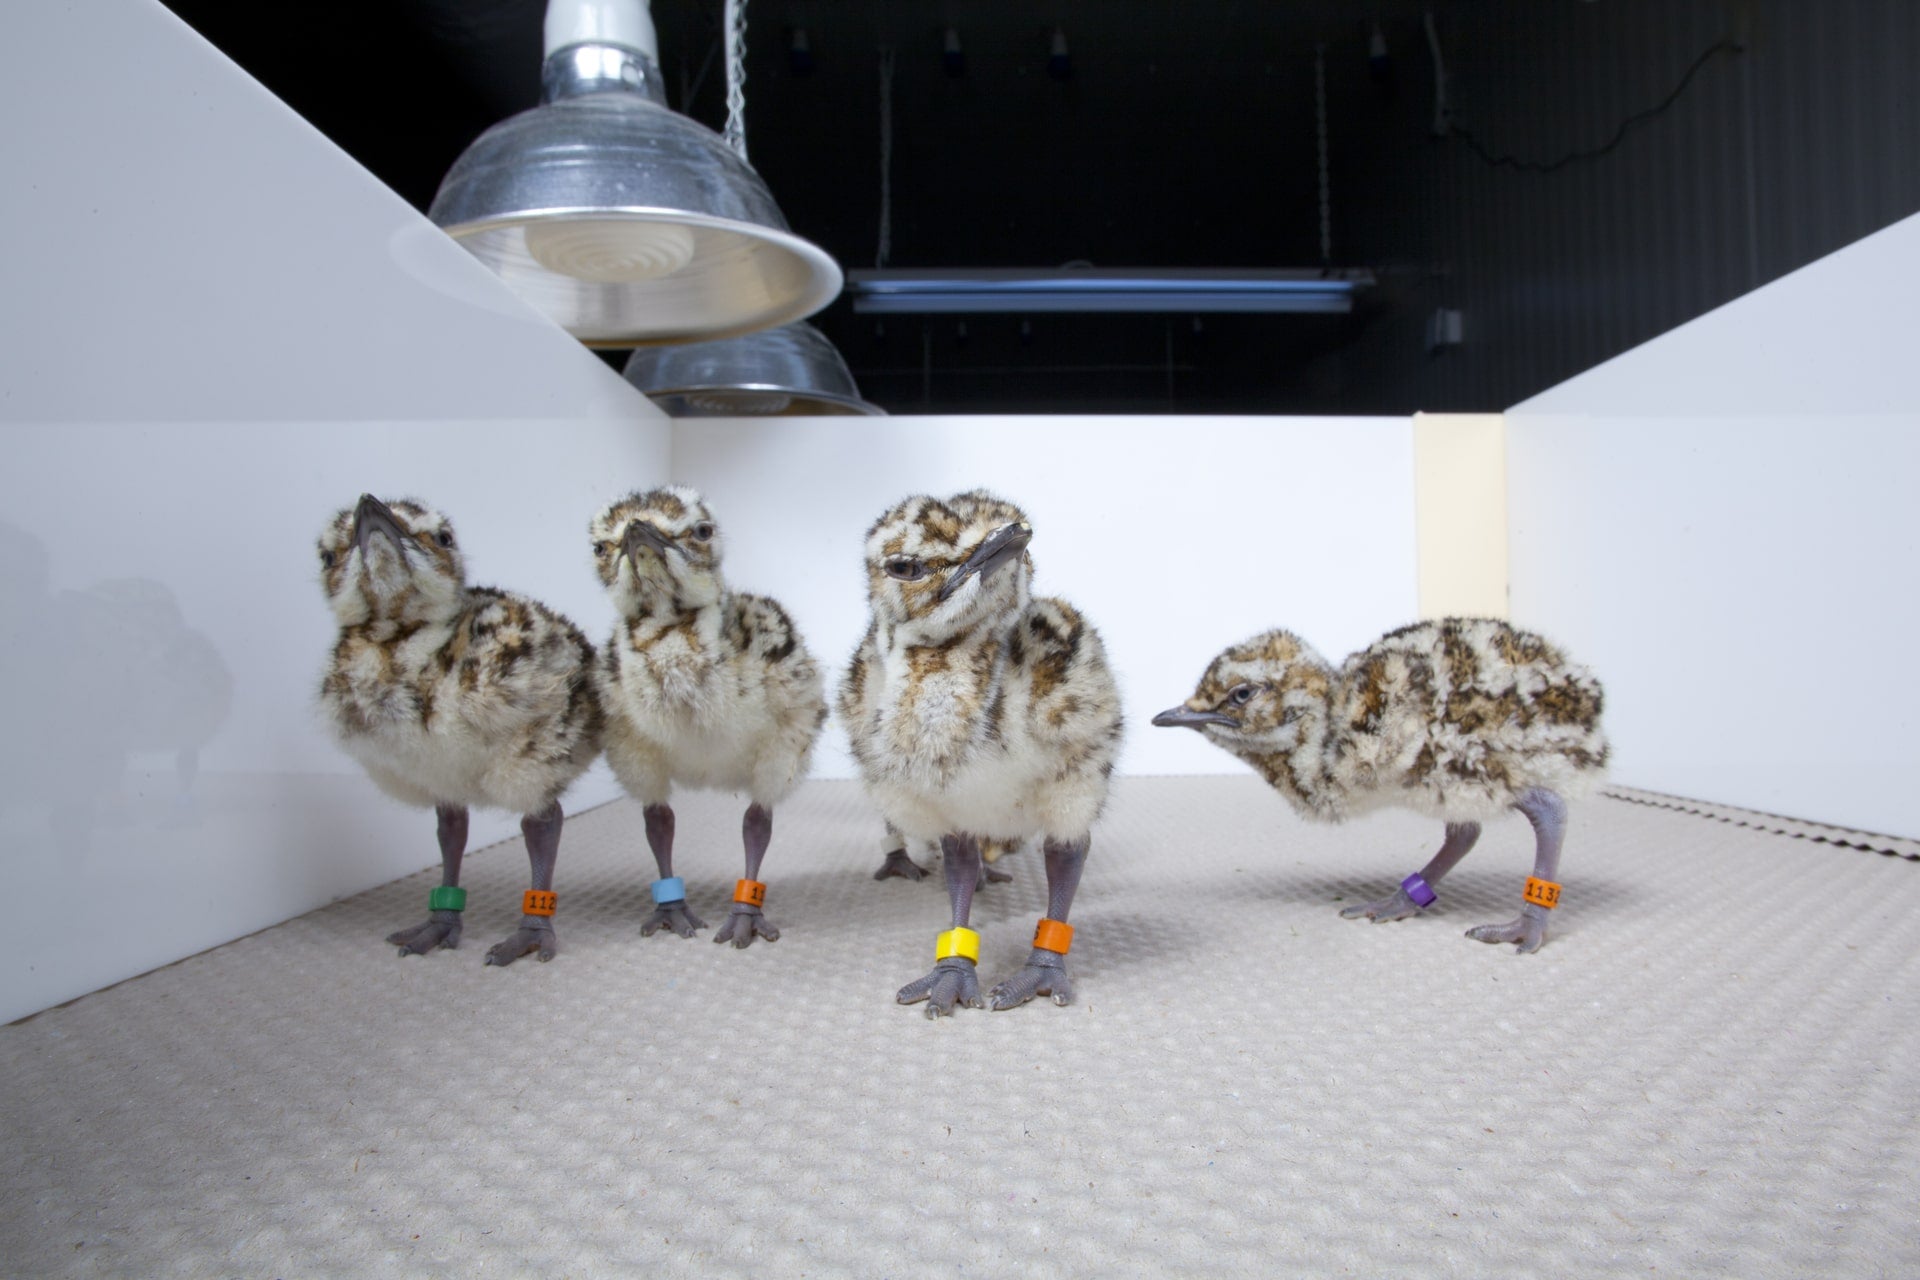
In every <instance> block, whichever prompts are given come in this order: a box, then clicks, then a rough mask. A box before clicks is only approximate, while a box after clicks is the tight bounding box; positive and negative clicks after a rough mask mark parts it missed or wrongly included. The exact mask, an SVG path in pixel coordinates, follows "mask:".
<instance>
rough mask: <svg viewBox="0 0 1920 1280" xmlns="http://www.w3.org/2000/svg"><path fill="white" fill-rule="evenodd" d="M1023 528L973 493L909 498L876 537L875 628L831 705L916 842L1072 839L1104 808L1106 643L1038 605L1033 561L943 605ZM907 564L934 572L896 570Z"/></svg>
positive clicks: (1110, 702) (871, 564) (871, 539)
mask: <svg viewBox="0 0 1920 1280" xmlns="http://www.w3.org/2000/svg"><path fill="white" fill-rule="evenodd" d="M1024 520H1025V517H1024V515H1023V514H1022V513H1021V511H1020V509H1019V508H1018V507H1016V506H1014V505H1013V504H1011V503H1008V502H1006V501H1004V500H1003V499H999V498H996V497H993V496H992V495H989V494H984V493H981V492H978V491H975V492H971V493H965V494H960V495H956V496H955V497H953V498H949V499H946V500H944V501H941V500H936V499H934V498H930V497H924V496H922V497H914V498H909V499H906V500H905V501H903V502H901V503H899V504H897V505H896V506H894V507H893V508H891V509H890V510H889V511H888V512H886V513H885V514H884V515H882V516H881V517H880V519H879V520H878V521H876V522H875V524H874V525H873V527H872V528H871V529H870V530H869V531H868V537H867V556H866V559H867V578H868V586H869V599H870V603H871V606H872V609H873V620H872V622H871V624H870V625H869V627H868V629H867V633H866V635H865V637H864V638H863V639H862V640H861V642H860V645H859V647H858V648H857V649H856V650H855V652H854V654H853V657H852V659H851V661H850V662H849V664H848V667H847V671H846V674H845V676H844V678H843V679H842V681H841V685H840V691H839V699H838V709H839V711H840V715H841V719H842V721H843V722H844V723H845V724H846V726H847V732H848V737H849V741H850V743H851V745H852V748H853V754H854V758H855V760H856V761H857V762H858V764H859V766H860V770H861V774H862V776H863V778H864V779H865V780H866V783H867V786H868V789H869V791H870V792H871V794H872V795H873V797H874V799H875V801H876V803H877V804H878V805H879V807H880V809H881V811H882V813H883V814H884V815H885V816H886V817H887V819H888V821H889V822H891V823H892V824H893V825H894V826H896V827H897V828H899V830H901V831H902V832H904V833H905V834H906V835H908V836H911V837H913V838H915V839H919V840H927V839H937V838H938V837H939V836H941V835H943V834H947V833H950V832H954V831H964V832H966V833H968V834H971V835H975V836H981V837H992V838H998V839H1003V840H1009V841H1012V840H1019V839H1022V838H1024V837H1028V836H1032V835H1052V836H1057V837H1059V838H1062V839H1077V838H1079V837H1082V836H1084V835H1085V834H1086V831H1087V828H1088V827H1089V826H1090V825H1091V823H1092V822H1093V820H1094V818H1095V817H1096V816H1097V815H1098V813H1099V811H1100V809H1101V807H1102V805H1103V804H1104V802H1105V797H1106V789H1107V780H1108V777H1109V775H1110V774H1111V772H1112V768H1113V760H1114V756H1115V755H1116V754H1117V752H1118V749H1119V743H1120V736H1121V728H1122V725H1121V715H1120V700H1119V694H1118V690H1117V689H1116V687H1115V684H1114V680H1113V675H1112V672H1111V670H1110V668H1109V667H1108V664H1107V660H1106V654H1105V650H1104V648H1103V646H1102V644H1101V642H1100V637H1099V634H1098V633H1097V632H1096V631H1095V630H1094V628H1093V627H1092V626H1091V625H1090V624H1089V623H1087V621H1086V620H1085V619H1084V618H1083V617H1081V615H1080V614H1079V612H1078V611H1077V610H1075V609H1074V608H1073V606H1071V605H1069V604H1068V603H1066V602H1065V601H1064V600H1057V599H1033V598H1031V596H1030V595H1029V593H1028V585H1027V584H1028V581H1029V579H1030V576H1031V573H1032V562H1031V559H1030V557H1028V556H1027V555H1026V554H1025V552H1024V551H1023V552H1021V553H1020V555H1019V556H1018V558H1017V560H1016V562H1015V563H1013V564H1011V565H1009V566H1007V567H1003V568H1001V569H999V570H997V571H996V572H995V573H994V574H993V576H992V577H991V578H990V579H989V580H988V581H987V582H985V583H979V582H978V580H977V579H976V580H975V581H974V582H973V583H970V584H969V585H967V586H966V587H965V588H964V589H962V590H960V591H958V592H956V593H955V594H954V595H953V596H952V598H951V599H950V600H948V601H946V602H941V601H939V600H938V593H939V591H940V589H941V586H942V584H943V583H945V582H946V581H947V579H948V577H949V575H951V574H952V573H954V572H955V571H956V570H957V569H958V567H959V566H960V565H962V564H963V563H964V562H965V561H966V560H967V557H968V556H969V554H971V552H972V551H973V550H974V549H975V548H976V547H978V546H979V545H980V543H981V542H983V541H984V540H985V539H986V538H987V536H988V535H990V534H991V533H992V532H993V531H994V530H995V529H998V528H1002V527H1005V526H1007V525H1011V524H1015V523H1021V522H1024ZM899 557H907V558H910V559H912V560H914V561H916V562H917V563H918V564H919V565H921V566H924V567H925V569H926V573H925V576H924V577H922V578H919V579H915V580H901V579H899V578H897V577H895V576H893V575H891V574H889V572H888V570H887V565H888V563H889V561H891V560H894V559H896V558H899Z"/></svg>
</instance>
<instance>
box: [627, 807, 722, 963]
mask: <svg viewBox="0 0 1920 1280" xmlns="http://www.w3.org/2000/svg"><path fill="white" fill-rule="evenodd" d="M644 812H645V814H646V819H647V847H648V848H649V849H651V850H653V862H654V865H655V866H657V867H659V868H660V878H661V879H662V880H670V879H672V878H673V810H672V808H670V807H669V806H667V805H664V804H650V805H648V806H647V807H646V809H645V810H644ZM661 925H665V926H667V928H669V929H671V930H673V931H674V932H675V933H677V934H679V935H680V936H681V937H683V938H691V937H692V936H693V931H694V930H695V929H704V928H706V927H707V922H706V921H705V920H702V919H701V918H700V917H699V916H697V915H695V914H693V910H692V908H690V907H688V906H687V900H686V899H685V898H678V899H675V900H673V901H670V902H660V901H658V900H656V901H655V902H654V904H653V914H652V915H650V916H648V917H647V918H646V919H645V920H643V921H641V923H640V936H641V937H643V938H650V937H652V936H653V935H654V933H656V932H657V931H658V930H659V928H660V926H661Z"/></svg>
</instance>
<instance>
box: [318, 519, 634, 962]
mask: <svg viewBox="0 0 1920 1280" xmlns="http://www.w3.org/2000/svg"><path fill="white" fill-rule="evenodd" d="M319 553H320V584H321V586H322V588H323V589H324V590H325V591H326V595H327V603H328V604H329V605H331V606H332V608H333V613H334V617H335V619H337V620H338V622H339V624H340V636H339V639H338V641H337V642H336V643H335V645H334V648H333V659H332V661H331V663H330V664H329V665H328V668H327V673H326V676H325V678H324V679H323V680H322V682H321V686H320V704H321V706H322V707H323V708H324V710H325V712H326V715H327V718H328V720H329V721H330V722H331V724H332V727H333V730H334V733H335V734H336V735H337V736H338V738H339V740H340V743H341V745H342V746H344V747H345V748H346V750H347V754H349V755H351V756H352V757H353V758H354V759H356V760H358V761H359V762H360V765H361V767H362V768H364V769H365V770H366V771H367V776H368V777H369V778H371V779H373V782H374V784H375V785H376V786H378V787H379V788H380V789H381V790H383V791H385V792H386V793H387V794H388V795H391V796H393V797H394V798H395V799H398V800H400V801H403V802H404V803H407V804H413V805H420V806H423V807H424V806H429V805H431V806H432V807H433V808H434V809H435V811H436V813H437V815H438V818H439V836H440V864H441V872H442V876H441V887H440V888H438V889H435V890H434V891H433V893H432V894H431V895H430V897H429V899H428V901H429V905H430V908H431V915H430V916H429V917H428V919H427V921H426V922H425V923H424V924H420V925H417V926H415V927H414V928H411V929H402V930H400V931H399V932H397V933H394V934H392V935H391V936H390V937H388V939H387V941H388V942H391V943H394V944H396V945H397V946H398V947H399V948H400V954H401V955H403V956H405V955H419V954H421V953H423V952H426V951H429V950H432V949H433V948H435V947H454V946H458V945H459V942H460V920H461V914H460V913H461V911H462V909H463V908H464V907H465V905H466V890H464V889H461V888H460V887H459V885H460V859H461V857H462V855H463V854H464V853H465V852H466V846H467V816H468V810H469V808H470V807H471V806H473V805H488V806H492V807H495V808H501V809H507V810H511V811H513V812H515V813H519V814H521V815H522V817H521V819H520V831H521V835H522V836H523V837H524V838H525V841H526V846H527V858H528V860H529V862H530V863H531V864H532V869H533V887H532V888H531V889H529V890H528V891H527V893H526V895H525V896H524V898H523V899H522V903H521V906H522V916H521V921H520V927H519V928H518V929H517V930H515V931H514V933H513V934H512V935H511V936H510V937H508V938H506V939H505V940H504V941H502V942H500V943H497V944H496V945H495V946H493V947H492V948H491V949H490V950H488V952H487V963H488V964H500V965H504V964H511V963H513V961H514V960H516V959H518V958H519V957H520V956H523V955H525V954H527V953H528V952H530V951H531V952H537V953H538V954H539V957H540V959H542V960H551V959H552V958H553V956H554V953H555V952H556V950H558V941H557V938H556V936H555V934H554V929H553V909H554V903H555V896H554V893H553V868H554V862H555V860H556V859H557V858H558V856H559V851H560V828H561V824H562V821H563V818H562V814H561V811H560V793H561V792H563V791H565V790H566V789H567V786H568V785H569V784H570V783H572V782H573V780H574V779H575V778H577V777H579V776H580V774H581V773H583V772H584V771H585V770H586V768H587V766H588V765H590V764H592V763H593V759H594V757H595V756H597V755H598V754H599V752H600V734H601V726H602V720H601V713H600V703H599V699H598V698H597V697H596V696H595V694H594V688H593V668H594V653H593V646H592V645H591V644H589V643H588V642H587V639H586V637H585V636H583V635H582V634H581V633H580V631H579V629H578V628H576V627H575V626H574V625H573V624H572V623H571V622H569V621H567V619H566V618H564V617H562V616H561V615H560V614H558V613H556V612H554V611H553V610H551V609H549V608H547V607H546V606H545V605H542V604H540V603H539V602H537V601H534V600H529V599H528V598H527V597H525V596H521V595H515V594H513V593H511V592H506V591H496V590H494V589H493V588H491V587H470V586H468V585H467V581H466V569H465V564H464V562H463V559H462V557H461V554H460V548H459V545H458V543H457V541H456V540H455V538H454V533H453V526H452V525H451V524H449V523H448V521H447V518H446V517H445V516H443V515H441V514H440V513H439V512H438V511H435V510H432V509H431V508H429V507H427V506H426V505H424V504H422V503H419V502H413V501H399V502H394V503H392V504H388V503H384V502H381V501H380V500H379V499H378V498H375V497H373V496H372V495H371V494H367V495H364V496H362V497H361V499H360V501H359V503H358V504H357V505H355V506H353V507H350V508H348V509H347V510H344V511H342V512H340V513H339V514H338V515H336V516H335V517H334V518H333V520H332V522H331V523H330V524H328V526H327V527H326V530H325V531H324V532H322V533H321V535H320V545H319Z"/></svg>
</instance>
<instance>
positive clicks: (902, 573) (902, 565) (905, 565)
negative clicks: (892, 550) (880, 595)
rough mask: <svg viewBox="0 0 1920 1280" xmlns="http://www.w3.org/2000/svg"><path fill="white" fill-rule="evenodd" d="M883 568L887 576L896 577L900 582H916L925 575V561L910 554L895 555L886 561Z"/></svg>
mask: <svg viewBox="0 0 1920 1280" xmlns="http://www.w3.org/2000/svg"><path fill="white" fill-rule="evenodd" d="M885 568H886V570H887V576H888V577H889V578H898V579H900V581H902V582H918V581H919V580H920V579H922V578H924V577H926V576H927V565H926V562H925V561H924V560H917V559H915V558H914V557H912V556H895V557H893V558H892V559H891V560H889V561H887V563H886V566H885Z"/></svg>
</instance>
